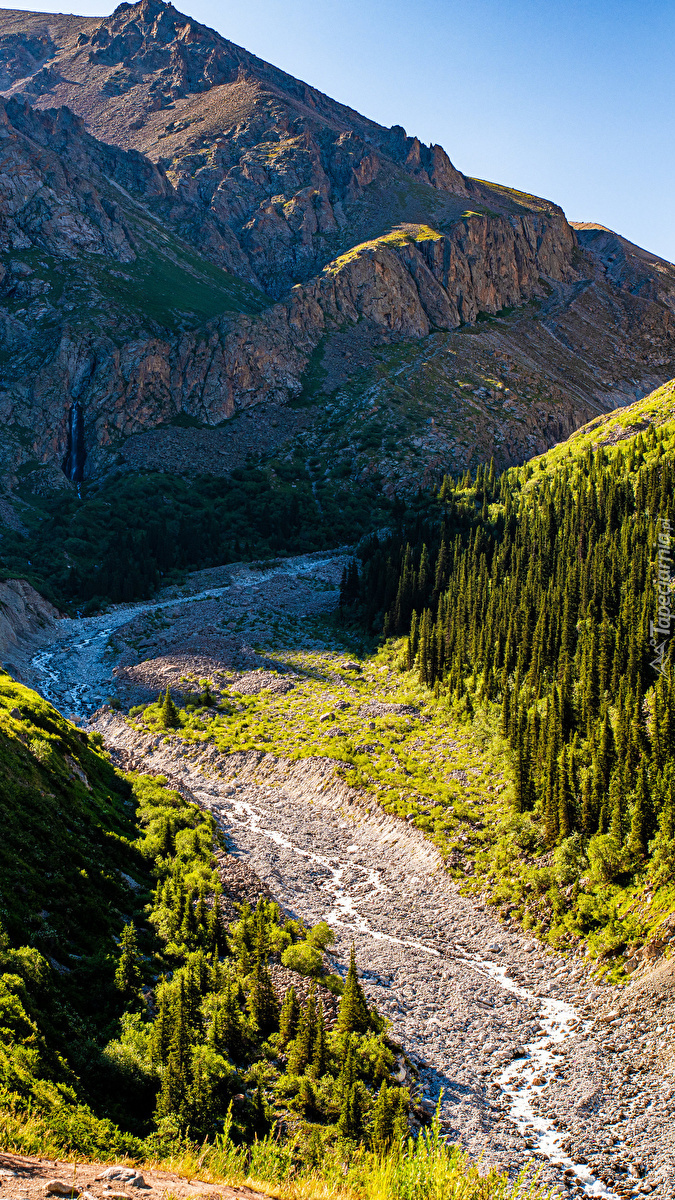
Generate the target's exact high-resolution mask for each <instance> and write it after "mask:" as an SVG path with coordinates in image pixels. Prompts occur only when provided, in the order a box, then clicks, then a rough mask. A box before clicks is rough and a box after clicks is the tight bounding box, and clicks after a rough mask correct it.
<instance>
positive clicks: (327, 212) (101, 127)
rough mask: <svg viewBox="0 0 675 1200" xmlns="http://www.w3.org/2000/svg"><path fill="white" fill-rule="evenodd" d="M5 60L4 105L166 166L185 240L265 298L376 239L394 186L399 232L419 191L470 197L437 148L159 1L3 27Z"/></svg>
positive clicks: (19, 19) (18, 17)
mask: <svg viewBox="0 0 675 1200" xmlns="http://www.w3.org/2000/svg"><path fill="white" fill-rule="evenodd" d="M0 56H3V57H4V62H5V74H4V85H5V90H6V94H7V95H9V96H22V97H24V98H26V99H28V100H29V102H30V103H31V104H33V105H36V106H38V107H40V108H47V107H52V106H54V105H67V106H68V107H69V108H71V109H72V110H73V111H75V112H76V113H78V114H79V115H81V116H82V117H83V118H84V120H85V121H86V124H87V128H88V129H89V130H90V132H92V133H94V134H95V135H96V136H97V137H99V138H101V139H102V140H103V141H106V142H113V143H116V144H117V145H119V146H121V147H123V148H125V149H128V148H132V147H133V148H136V149H138V150H141V151H143V153H144V154H147V155H148V156H149V157H150V158H151V159H152V160H153V161H154V162H159V163H161V164H162V166H163V167H165V168H166V170H167V171H168V174H169V177H170V179H171V182H172V184H173V185H174V187H175V190H176V196H175V199H176V200H177V201H178V203H177V204H176V203H171V204H169V205H167V206H166V207H165V209H164V215H165V216H168V218H169V219H170V220H172V221H173V222H175V224H176V225H177V227H178V229H179V231H180V233H181V235H182V236H184V237H186V238H188V239H189V240H191V241H192V242H193V244H195V245H198V246H199V247H200V249H201V250H202V252H203V251H205V252H206V253H207V254H208V255H209V256H210V257H211V258H212V259H213V261H215V262H217V263H219V265H221V266H224V267H226V268H227V269H228V270H233V271H235V272H236V273H237V274H239V275H240V276H241V277H242V278H246V279H247V280H248V281H249V282H251V283H254V284H256V285H259V286H261V287H263V288H264V289H265V290H267V291H269V292H270V294H272V295H275V296H279V295H281V294H282V293H283V292H284V291H285V290H286V289H287V288H288V286H289V285H292V284H294V283H297V282H302V281H304V280H306V279H308V278H310V277H311V276H312V275H313V274H315V273H316V271H317V269H320V268H321V267H322V266H324V265H325V263H326V262H328V261H329V260H330V259H331V258H333V257H334V256H335V254H336V252H338V251H339V250H340V249H344V248H346V247H347V246H351V245H354V244H355V243H356V242H358V241H359V240H361V237H362V236H366V235H372V234H373V233H374V232H377V233H379V232H381V231H382V229H381V225H382V220H381V218H382V210H383V209H385V210H388V209H389V208H390V207H391V205H392V198H393V196H392V186H391V185H392V183H393V182H394V181H395V182H396V183H397V184H399V185H401V184H404V185H407V188H406V187H405V186H404V193H405V192H406V190H407V193H408V195H407V197H406V195H405V194H404V195H403V196H402V197H400V198H398V199H397V200H396V201H395V202H394V204H395V207H396V206H398V207H399V208H400V209H401V212H400V213H399V214H398V215H399V218H400V219H405V218H406V217H408V218H409V219H419V218H420V216H421V215H422V214H421V212H420V211H416V210H419V209H420V199H419V194H418V195H417V197H416V195H415V191H416V189H417V190H419V187H420V185H422V187H423V188H424V187H426V188H428V189H429V193H430V194H433V193H434V192H437V193H442V194H448V193H451V194H452V195H453V196H454V198H455V202H454V206H453V205H452V204H451V205H450V209H451V210H454V211H456V210H457V203H456V201H457V199H458V198H462V197H466V196H468V195H469V191H470V185H469V184H468V182H467V181H466V180H465V179H464V177H463V176H462V175H461V173H460V172H459V171H457V170H456V169H455V168H454V167H453V165H452V163H451V162H450V160H449V158H448V156H447V154H446V153H445V151H444V150H443V148H442V147H441V146H424V145H422V144H421V143H420V142H419V140H418V139H417V138H412V137H408V136H407V135H406V132H405V130H404V129H402V128H401V127H400V126H394V127H393V128H391V129H385V128H383V127H382V126H380V125H378V124H376V123H375V122H373V121H369V120H367V118H365V117H362V116H360V114H358V113H356V112H354V111H353V110H351V109H349V108H347V107H346V106H344V105H341V104H338V103H336V102H335V101H334V100H331V99H330V98H329V97H327V96H324V95H323V94H322V93H320V92H318V91H317V90H316V89H314V88H311V87H309V86H308V85H307V84H304V83H302V82H301V81H300V80H297V79H294V78H293V77H292V76H289V75H286V74H285V73H284V72H283V71H280V70H278V69H277V68H276V67H273V66H271V65H270V64H269V63H265V62H262V61H261V60H260V59H258V58H256V57H255V55H252V54H249V53H248V52H247V51H246V50H244V49H242V48H241V47H240V46H236V45H234V44H233V43H232V42H229V41H228V40H227V39H226V38H223V37H221V36H220V35H219V34H217V33H215V32H214V30H212V29H208V28H206V27H205V26H203V25H200V24H199V23H198V22H196V21H194V20H192V19H191V18H189V17H186V16H184V15H183V14H181V13H179V12H177V11H176V9H175V8H173V6H172V5H171V4H165V3H163V2H162V0H141V3H139V4H135V5H130V4H120V5H119V6H118V8H117V9H116V10H115V12H114V13H113V14H112V16H110V17H107V18H105V19H103V20H97V21H93V20H91V19H83V18H78V17H59V18H56V19H51V18H48V17H45V16H41V15H39V14H18V13H12V12H9V13H6V14H3V16H2V18H0ZM413 181H414V184H415V187H411V186H410V185H411V184H412V182H413ZM437 199H438V197H437ZM425 204H426V205H427V206H428V204H429V199H428V198H427V199H426V201H425V200H422V205H421V207H422V208H424V207H425ZM440 207H441V209H442V208H443V203H442V201H441V202H440ZM408 209H409V210H410V211H407V210H408ZM460 211H461V209H460Z"/></svg>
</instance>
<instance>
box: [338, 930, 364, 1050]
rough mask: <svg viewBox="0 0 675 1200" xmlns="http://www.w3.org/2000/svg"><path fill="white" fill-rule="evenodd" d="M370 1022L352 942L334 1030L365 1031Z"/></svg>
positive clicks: (341, 1031) (340, 1031)
mask: <svg viewBox="0 0 675 1200" xmlns="http://www.w3.org/2000/svg"><path fill="white" fill-rule="evenodd" d="M369 1024H370V1018H369V1013H368V1004H367V1002H366V997H365V995H364V992H363V988H362V987H361V984H360V983H359V977H358V974H357V971H356V953H355V951H354V943H353V942H352V948H351V953H350V956H349V970H348V972H347V978H346V979H345V986H344V991H343V993H342V996H341V997H340V1007H339V1009H338V1019H337V1023H336V1030H337V1032H338V1033H342V1034H344V1033H365V1031H366V1030H367V1029H368V1026H369Z"/></svg>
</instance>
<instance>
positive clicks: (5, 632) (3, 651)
mask: <svg viewBox="0 0 675 1200" xmlns="http://www.w3.org/2000/svg"><path fill="white" fill-rule="evenodd" d="M60 616H61V613H60V612H59V611H58V609H56V608H54V606H53V604H50V603H49V601H48V600H45V598H44V596H41V595H40V593H39V592H36V591H35V588H34V587H31V585H30V584H29V583H27V582H26V580H25V579H3V580H2V581H0V656H1V658H2V660H3V666H4V667H5V669H6V670H9V671H10V673H11V674H13V675H17V676H19V675H20V668H19V667H18V666H17V665H16V663H15V661H14V660H15V659H18V658H21V657H23V654H24V653H25V651H26V649H27V646H29V645H30V644H31V642H32V640H33V639H34V638H35V637H36V635H40V634H42V635H43V636H44V635H47V636H50V635H53V632H54V627H55V623H56V621H58V620H59V618H60ZM4 660H7V661H6V662H5V661H4Z"/></svg>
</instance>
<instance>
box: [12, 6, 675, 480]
mask: <svg viewBox="0 0 675 1200" xmlns="http://www.w3.org/2000/svg"><path fill="white" fill-rule="evenodd" d="M0 63H1V65H2V74H1V75H0V83H1V84H2V88H3V91H2V95H3V97H4V99H2V103H1V111H2V145H3V150H2V155H3V177H4V179H5V181H6V182H5V184H4V188H3V193H2V196H1V197H0V209H1V210H2V216H3V223H2V231H3V241H2V250H3V256H2V264H3V268H4V275H3V279H2V284H1V286H2V317H1V320H2V347H1V350H2V355H3V360H2V361H3V379H2V391H1V392H0V412H2V415H3V418H4V434H3V438H2V446H1V454H2V465H1V467H0V470H1V471H2V475H3V478H4V481H5V485H6V486H8V487H10V488H12V487H15V486H16V485H17V483H20V484H21V485H22V486H23V487H24V488H27V489H28V490H29V491H31V490H32V491H33V492H34V491H44V490H45V489H47V490H49V489H53V488H54V487H57V486H59V487H62V486H64V485H66V476H67V477H68V478H69V479H70V480H71V482H74V483H77V482H78V481H79V480H80V479H81V478H83V477H84V478H85V479H90V480H91V479H96V478H99V477H100V476H102V475H103V476H105V475H106V474H107V473H109V472H110V471H111V469H113V468H114V469H118V470H127V471H128V470H137V469H139V468H140V469H143V468H151V469H166V467H167V464H169V466H170V469H172V470H176V471H178V472H179V473H185V474H187V475H190V474H197V473H198V472H199V471H200V470H201V471H203V470H204V469H205V464H207V465H206V469H207V470H209V471H210V472H211V473H215V474H219V473H220V474H222V473H227V472H228V471H229V470H231V467H232V461H233V460H234V461H235V462H236V461H242V462H243V459H244V457H245V453H246V452H248V451H247V450H246V449H245V448H244V444H243V442H241V440H238V434H237V430H238V429H239V428H240V426H238V425H237V423H236V422H235V423H233V424H232V425H231V429H232V446H231V447H230V450H231V452H228V454H226V455H225V456H224V457H225V459H226V462H225V463H223V464H222V465H219V460H220V462H222V458H221V451H220V448H219V447H220V446H221V445H222V436H223V435H222V434H221V431H220V430H219V429H218V430H217V431H216V427H218V426H221V425H222V426H223V428H225V426H224V424H223V423H228V422H230V421H231V418H232V417H233V416H234V415H236V414H237V413H239V412H241V411H243V410H247V409H249V410H251V412H252V414H253V418H254V429H255V430H256V436H255V438H254V442H255V443H257V444H258V445H260V446H261V447H262V448H264V447H265V446H267V445H268V444H272V443H273V444H274V445H275V446H277V447H283V446H286V451H285V452H288V453H291V452H292V449H293V447H294V446H295V447H298V446H299V447H301V452H302V453H303V454H304V455H305V457H306V458H310V457H311V458H313V459H315V460H316V461H317V463H318V464H320V467H317V469H318V470H319V473H320V475H321V476H322V477H325V478H328V479H330V478H343V479H345V478H346V480H347V485H348V486H349V487H350V488H352V490H353V489H354V487H358V481H359V479H361V478H363V477H364V476H368V477H370V478H373V477H377V478H378V479H380V480H381V481H382V486H383V487H384V490H385V492H386V493H388V494H390V495H391V494H393V493H395V492H397V491H400V490H401V489H404V490H405V489H408V488H411V487H415V486H417V485H418V484H419V483H420V482H424V481H425V480H426V481H429V480H433V479H436V478H440V476H441V475H442V473H443V471H444V470H447V469H451V470H456V469H463V468H464V467H465V466H466V465H467V464H470V463H474V464H475V463H476V462H477V461H479V460H481V459H482V458H483V457H484V456H485V454H488V455H489V454H493V455H494V457H495V460H496V462H497V463H498V465H500V466H504V465H507V464H509V463H511V462H518V461H522V460H523V459H524V458H526V457H527V456H528V455H530V454H533V453H536V452H537V451H541V450H543V449H545V448H546V447H547V446H548V445H550V444H551V443H552V442H554V441H557V440H559V439H560V438H561V437H564V436H566V435H567V434H569V433H570V432H571V431H572V430H574V429H575V428H577V427H578V426H579V425H580V424H582V423H583V422H584V421H585V420H588V419H589V418H590V417H592V416H593V415H594V414H596V413H598V412H603V411H607V410H608V409H611V408H613V407H615V406H616V404H617V403H622V402H626V401H631V400H634V399H635V398H637V397H639V396H641V395H644V394H645V393H646V392H648V391H650V390H651V389H652V388H653V387H655V386H658V385H659V384H661V383H663V382H664V381H665V380H666V379H668V378H670V377H672V376H673V375H674V374H675V325H674V321H675V317H674V312H675V268H673V267H672V266H671V265H670V264H668V263H665V262H663V261H662V260H659V259H658V258H656V257H655V256H653V255H650V254H648V253H646V252H645V251H643V250H641V249H639V248H638V247H635V246H632V245H631V244H630V243H628V242H626V241H625V240H624V239H621V238H619V237H618V236H617V235H615V234H613V233H612V232H611V231H608V230H605V229H604V228H603V227H601V226H591V225H584V226H579V227H574V228H573V227H572V226H571V225H570V224H569V223H568V222H567V221H566V219H565V216H564V214H563V212H562V210H561V209H560V208H559V207H557V206H556V205H555V204H553V203H551V202H549V201H546V200H542V199H539V198H537V197H533V196H529V195H525V194H523V193H520V192H517V191H514V190H513V189H510V188H506V187H501V186H498V185H495V184H488V183H485V182H482V181H479V180H474V179H469V178H467V177H465V176H464V175H462V174H461V172H460V171H459V170H457V169H456V168H455V167H454V166H453V164H452V163H451V161H450V159H449V158H448V156H447V154H446V153H445V151H444V150H443V149H442V147H440V146H424V145H423V144H421V143H420V142H419V140H418V139H417V138H414V137H409V136H408V135H407V134H406V132H405V130H403V129H402V128H401V127H400V126H394V127H392V128H391V129H386V128H384V127H383V126H380V125H378V124H376V123H375V122H373V121H370V120H368V119H367V118H366V117H363V116H361V115H360V114H358V113H356V112H354V111H353V110H352V109H349V108H347V107H346V106H344V105H342V104H339V103H337V102H336V101H334V100H331V99H330V98H329V97H327V96H325V95H323V94H322V93H320V92H318V91H317V90H316V89H314V88H311V87H309V86H308V85H306V84H304V83H302V82H300V81H298V80H296V79H294V78H292V77H291V76H289V75H287V74H285V73H284V72H282V71H280V70H278V69H277V68H275V67H273V66H271V65H270V64H268V63H265V62H263V61H261V60H260V59H258V58H256V57H255V56H254V55H251V54H249V53H248V52H247V51H246V50H243V49H242V48H240V47H238V46H235V45H234V44H233V43H231V42H229V41H228V40H227V39H225V38H223V37H221V36H220V35H219V34H217V33H215V32H214V31H213V30H210V29H208V28H206V27H205V26H202V25H200V24H199V23H197V22H195V21H193V20H192V19H191V18H189V17H187V16H184V15H182V14H181V13H179V12H178V11H177V10H176V9H174V8H173V6H172V5H170V4H165V3H163V2H162V0H142V2H141V3H139V4H136V5H129V4H121V5H119V6H118V8H117V9H116V10H115V12H114V13H113V14H112V15H111V16H110V17H106V18H103V19H100V18H81V17H74V16H62V15H55V16H52V15H45V14H39V13H23V12H14V11H11V10H9V11H6V12H4V13H3V14H2V16H1V17H0ZM289 404H290V405H291V406H293V405H295V406H297V405H298V404H300V405H301V406H302V407H303V408H304V409H306V412H305V416H304V419H303V428H302V432H299V430H298V426H297V422H295V421H291V420H289V417H288V413H289V411H290V410H289V409H288V405H289ZM196 429H199V430H201V431H202V436H201V437H200V439H196V436H195V430H196ZM197 447H198V448H197ZM64 471H65V475H64Z"/></svg>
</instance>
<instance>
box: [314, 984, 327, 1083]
mask: <svg viewBox="0 0 675 1200" xmlns="http://www.w3.org/2000/svg"><path fill="white" fill-rule="evenodd" d="M327 1067H328V1046H327V1044H326V1021H325V1018H324V1013H323V1004H321V1003H320V1002H319V1004H317V1015H316V1034H315V1037H314V1048H313V1051H312V1075H313V1076H314V1078H315V1079H321V1078H322V1076H323V1075H325V1074H326V1069H327Z"/></svg>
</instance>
